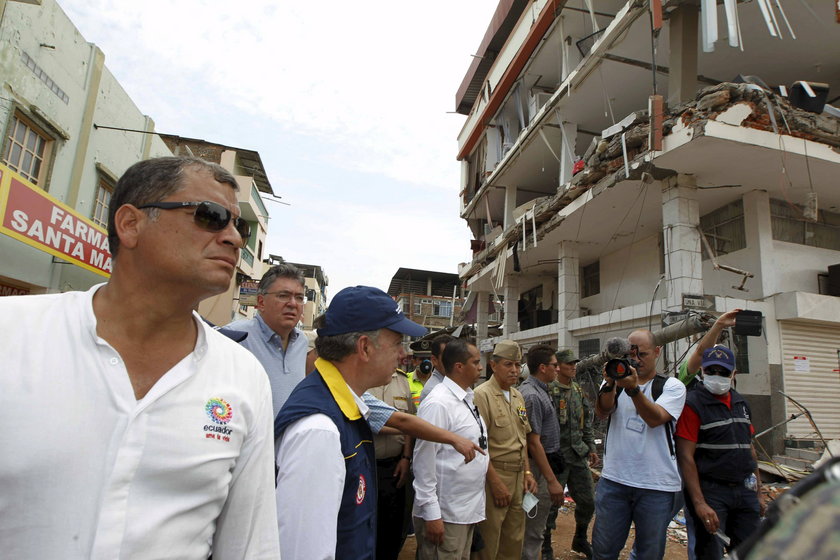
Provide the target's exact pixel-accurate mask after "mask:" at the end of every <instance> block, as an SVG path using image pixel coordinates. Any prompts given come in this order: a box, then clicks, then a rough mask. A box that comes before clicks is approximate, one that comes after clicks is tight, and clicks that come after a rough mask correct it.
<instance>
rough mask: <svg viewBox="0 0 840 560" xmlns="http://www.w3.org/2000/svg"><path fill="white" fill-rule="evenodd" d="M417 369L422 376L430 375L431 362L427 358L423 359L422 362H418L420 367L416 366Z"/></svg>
mask: <svg viewBox="0 0 840 560" xmlns="http://www.w3.org/2000/svg"><path fill="white" fill-rule="evenodd" d="M417 369H419V370H420V373H422V374H423V375H429V374H430V373H432V369H433V368H432V360H430V359H429V358H424V359H423V361H422V362H420V365H419V366H417Z"/></svg>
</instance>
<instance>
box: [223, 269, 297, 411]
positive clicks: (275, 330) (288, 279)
mask: <svg viewBox="0 0 840 560" xmlns="http://www.w3.org/2000/svg"><path fill="white" fill-rule="evenodd" d="M304 287H305V285H304V280H303V273H302V272H301V271H300V270H298V268H297V267H295V266H294V265H291V264H288V263H283V264H278V265H275V266H273V267H271V268H270V269H268V272H266V273H265V274H264V275H263V277H262V279H261V280H260V284H259V288H258V289H257V312H258V313H259V314H258V315H257V316H256V317H254V318H253V319H241V320H239V321H234V322H232V323H229V324H228V325H227V326H225V327H224V328H225V329H232V330H237V331H243V332H247V333H248V337H247V338H246V339H245V340H243V341H242V342H240V344H242V346H244V347H245V348H247V349H248V350H250V351H251V352H252V353H253V354H254V356H256V357H257V359H258V360H259V361H260V363H261V364H262V365H263V367H264V368H265V371H266V373H268V381H269V383H271V394H272V401H273V405H274V415H275V416H276V415H277V413H278V412H280V409H281V408H282V407H283V403H285V402H286V399H288V398H289V394H290V393H291V392H292V389H294V388H295V386H296V385H297V384H298V383H300V382H301V381H303V378H304V377H305V376H306V374H307V373H309V372H308V371H306V354H307V352H308V351H309V348H308V344H307V339H306V335H304V333H303V331H302V330H300V329H299V328H297V324H298V322H299V321H300V318H301V316H302V315H303V304H304V300H305V296H304V294H305V291H304Z"/></svg>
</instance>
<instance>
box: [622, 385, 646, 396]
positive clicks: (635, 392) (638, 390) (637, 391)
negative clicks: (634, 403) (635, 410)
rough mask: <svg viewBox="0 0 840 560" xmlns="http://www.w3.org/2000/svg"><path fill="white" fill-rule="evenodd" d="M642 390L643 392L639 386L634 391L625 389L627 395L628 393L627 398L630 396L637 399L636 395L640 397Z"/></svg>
mask: <svg viewBox="0 0 840 560" xmlns="http://www.w3.org/2000/svg"><path fill="white" fill-rule="evenodd" d="M641 390H642V389H641V387H639V386H638V385H636V387H635V388H633V389H625V390H624V392H625V393H627V396H628V397H635V396H636V395H638V394H639V392H640V391H641Z"/></svg>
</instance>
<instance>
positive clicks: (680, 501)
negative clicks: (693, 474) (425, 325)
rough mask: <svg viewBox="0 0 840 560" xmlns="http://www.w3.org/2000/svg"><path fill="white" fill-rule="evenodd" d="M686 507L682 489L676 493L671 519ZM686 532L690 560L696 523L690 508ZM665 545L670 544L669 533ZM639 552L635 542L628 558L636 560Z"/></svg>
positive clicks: (691, 558) (686, 520)
mask: <svg viewBox="0 0 840 560" xmlns="http://www.w3.org/2000/svg"><path fill="white" fill-rule="evenodd" d="M684 507H685V499H684V497H683V492H682V490H680V491H679V492H676V493H675V494H674V507H673V508H671V519H673V518H675V517H676V516H677V514H678V513H679V512H680V510H681V509H683V508H684ZM685 533H686V536H688V546H687V547H686V551H687V552H688V560H694V523H692V521H691V516H690V515H689V514H688V510H687V509H686V510H685ZM665 546H668V542H667V535H666V542H665ZM638 556H639V555H638V554H637V553H636V543H635V542H634V543H633V550H631V551H630V556H629V557H628V560H636V558H638Z"/></svg>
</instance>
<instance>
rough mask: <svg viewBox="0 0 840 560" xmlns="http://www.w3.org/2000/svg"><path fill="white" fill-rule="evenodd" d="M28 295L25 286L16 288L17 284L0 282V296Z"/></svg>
mask: <svg viewBox="0 0 840 560" xmlns="http://www.w3.org/2000/svg"><path fill="white" fill-rule="evenodd" d="M26 295H29V290H28V289H26V288H18V287H17V286H9V285H8V284H0V297H2V296H26Z"/></svg>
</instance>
